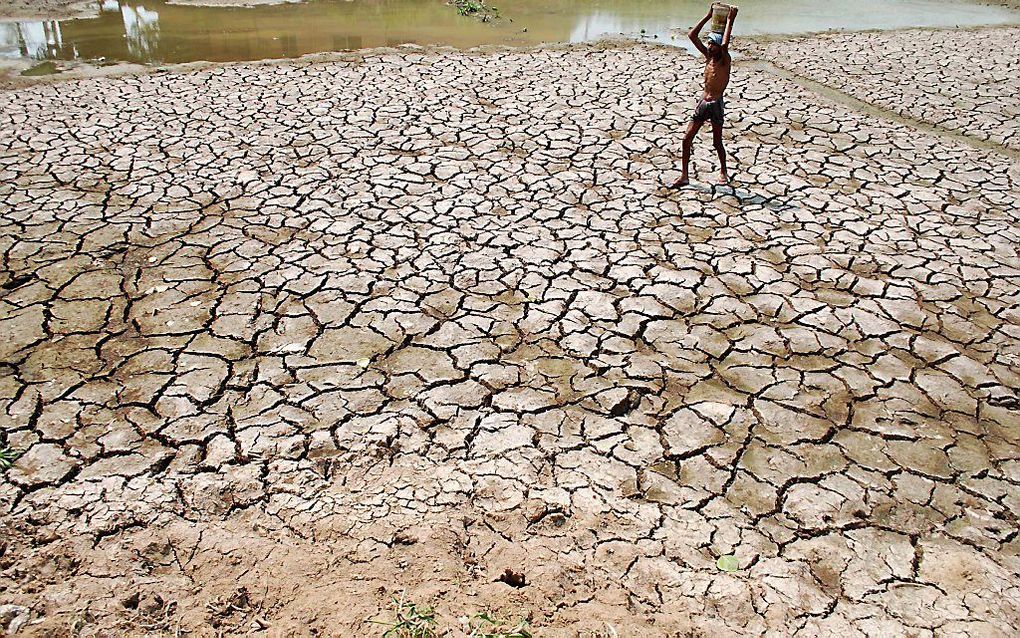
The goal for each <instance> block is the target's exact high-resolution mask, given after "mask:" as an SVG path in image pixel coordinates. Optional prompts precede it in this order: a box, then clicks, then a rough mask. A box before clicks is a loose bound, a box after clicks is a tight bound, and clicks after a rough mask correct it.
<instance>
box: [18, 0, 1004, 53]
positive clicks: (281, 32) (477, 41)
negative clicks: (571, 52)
mask: <svg viewBox="0 0 1020 638" xmlns="http://www.w3.org/2000/svg"><path fill="white" fill-rule="evenodd" d="M178 1H180V2H190V1H191V0H178ZM207 1H209V2H217V1H219V2H222V1H223V0H207ZM228 1H229V0H228ZM97 4H98V7H99V13H98V16H97V17H94V18H84V19H76V20H61V21H56V20H46V21H26V22H6V23H0V58H7V59H19V58H21V59H25V58H29V59H34V60H45V59H54V60H74V59H97V58H106V59H109V60H122V61H130V62H142V63H155V64H159V63H173V62H191V61H196V60H209V61H233V60H257V59H263V58H286V57H296V56H300V55H304V54H306V53H319V52H323V51H342V50H350V49H361V48H367V47H377V46H393V45H398V44H406V43H414V44H420V45H429V44H439V45H451V46H456V47H471V46H478V45H486V44H497V45H515V46H516V45H534V44H539V43H543V42H580V41H585V40H595V39H598V38H600V37H603V36H607V35H621V34H622V35H625V36H629V37H644V38H648V39H651V40H655V41H658V42H665V43H667V44H678V45H681V46H684V45H685V42H686V38H685V37H684V36H683V35H682V33H678V32H676V31H674V30H675V29H678V28H687V27H689V26H690V25H691V24H693V23H694V22H696V21H697V20H698V19H699V18H700V17H701V16H702V15H703V14H704V12H705V11H706V10H707V6H708V2H705V1H704V0H699V1H691V0H626V1H622V0H621V1H615V2H613V1H608V0H508V1H507V2H505V3H504V2H502V1H501V0H492V4H493V5H495V7H496V9H497V11H496V12H495V13H494V14H493V15H494V17H493V18H492V19H489V20H487V21H486V20H483V19H480V18H479V17H478V16H477V15H460V13H459V12H458V9H457V8H456V7H455V6H452V5H450V4H447V3H446V2H445V1H444V0H308V1H307V2H303V3H300V4H280V5H260V6H255V7H250V8H246V7H227V6H195V5H192V4H175V3H174V1H173V0H172V1H171V2H165V1H163V0H102V1H101V2H99V3H97ZM1018 21H1020V12H1017V11H1013V10H1010V9H1007V8H1005V7H1000V6H988V5H982V4H976V3H968V2H951V1H948V0H846V1H844V2H831V1H826V0H744V2H742V3H741V13H740V19H739V20H738V23H737V29H736V31H737V33H738V35H739V34H766V33H776V34H788V33H801V32H811V31H823V30H827V29H846V30H860V29H897V28H904V27H920V26H931V27H945V26H957V25H959V26H973V25H985V24H1006V23H1016V22H1018Z"/></svg>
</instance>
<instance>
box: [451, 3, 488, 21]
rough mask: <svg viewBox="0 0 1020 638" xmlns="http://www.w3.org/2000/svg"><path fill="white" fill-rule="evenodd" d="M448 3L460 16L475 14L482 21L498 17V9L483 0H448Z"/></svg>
mask: <svg viewBox="0 0 1020 638" xmlns="http://www.w3.org/2000/svg"><path fill="white" fill-rule="evenodd" d="M449 4H451V5H453V6H454V7H456V9H457V13H459V14H460V15H462V16H476V17H477V18H478V19H479V20H481V21H482V22H488V21H489V20H492V19H494V18H498V17H499V9H497V8H496V7H493V6H492V5H488V4H485V0H449Z"/></svg>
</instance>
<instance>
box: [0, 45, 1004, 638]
mask: <svg viewBox="0 0 1020 638" xmlns="http://www.w3.org/2000/svg"><path fill="white" fill-rule="evenodd" d="M846 37H847V41H848V42H850V41H852V38H850V37H849V36H846ZM870 37H871V36H863V37H862V39H861V40H860V42H861V43H867V42H869V38H870ZM944 37H950V36H948V35H947V36H944ZM962 42H963V41H961V43H962ZM962 45H963V44H961V46H962ZM699 74H700V67H699V65H698V63H697V61H696V60H694V59H693V58H688V57H687V56H686V55H685V54H683V53H682V52H678V51H675V50H671V49H666V48H655V47H650V46H630V47H620V48H615V49H605V48H600V47H577V48H567V49H552V50H529V51H504V52H498V53H491V54H478V53H455V52H416V51H414V50H401V51H395V52H378V53H373V54H368V55H365V56H358V57H355V56H351V57H340V58H337V59H334V60H331V61H327V62H315V63H310V62H292V63H284V64H270V65H257V64H256V65H234V66H223V67H215V68H212V69H208V70H203V71H195V72H190V73H166V74H155V75H141V76H128V77H121V78H98V79H96V78H93V79H88V80H82V81H74V82H62V83H50V84H40V85H36V86H32V87H29V88H23V89H19V90H16V91H7V92H3V93H0V136H2V137H3V139H5V140H6V142H5V144H4V145H3V147H2V149H0V219H2V225H3V227H2V234H0V254H2V262H0V265H2V269H3V270H2V274H0V294H2V297H0V304H2V305H0V333H2V334H3V340H2V341H0V419H2V424H3V428H2V429H3V432H4V434H3V436H4V438H5V441H0V444H3V445H9V446H12V447H16V448H19V449H22V450H25V453H24V455H23V456H22V457H21V458H20V459H19V460H18V461H17V462H16V463H15V465H14V467H13V468H11V469H10V470H8V471H7V472H6V473H5V474H4V475H3V477H2V479H0V511H2V512H3V518H2V522H0V525H2V526H3V528H4V529H3V536H2V540H0V604H4V605H7V606H6V607H2V608H0V610H6V612H5V613H6V614H7V615H6V619H3V621H4V622H5V623H8V624H10V623H17V624H18V626H19V627H20V632H19V633H18V635H19V636H23V635H24V636H49V635H69V634H72V633H73V634H75V635H80V636H115V635H116V636H120V635H168V636H171V635H173V636H176V635H194V636H214V635H259V636H277V635H280V636H286V635H294V636H371V635H379V634H381V633H382V630H383V629H382V627H381V626H380V625H373V624H370V623H369V622H368V621H369V620H372V619H385V618H387V617H388V616H387V612H386V607H387V605H388V601H389V597H390V596H391V595H397V596H399V595H401V592H405V594H404V595H406V596H407V597H408V599H413V600H416V601H420V602H431V603H434V604H436V605H437V606H438V609H439V613H440V616H441V618H442V620H443V622H444V623H447V625H446V626H452V625H455V624H456V619H457V618H458V617H460V616H462V615H470V614H473V613H477V612H479V611H482V610H485V609H489V610H498V611H500V612H505V613H506V614H520V615H526V616H529V617H530V618H531V619H532V624H533V625H534V626H535V627H536V629H535V632H536V634H537V635H539V636H551V637H556V636H609V635H618V636H713V637H714V636H766V635H767V636H858V635H867V636H882V637H889V636H911V637H932V638H934V637H936V636H938V637H945V638H948V637H955V636H1009V635H1015V633H1014V632H1015V628H1016V627H1017V626H1018V624H1020V584H1018V583H1020V578H1018V571H1020V559H1018V556H1017V550H1018V539H1017V535H1018V531H1017V529H1018V528H1017V509H1018V506H1020V502H1018V501H1020V491H1018V489H1017V487H1018V483H1020V462H1018V456H1020V448H1018V445H1017V436H1018V425H1017V413H1018V409H1020V399H1018V397H1017V393H1016V390H1017V388H1018V387H1020V376H1018V372H1020V309H1018V291H1020V258H1018V254H1017V249H1018V245H1020V231H1018V228H1017V219H1018V216H1020V211H1018V208H1017V197H1018V195H1020V188H1018V183H1017V182H1018V177H1017V173H1016V169H1015V168H1014V167H1013V166H1012V164H1011V163H1010V160H1009V159H1008V158H1007V157H1005V156H1004V155H1002V154H1000V153H997V152H995V151H994V150H987V149H979V148H973V147H969V146H966V145H962V144H960V143H959V142H954V141H949V140H945V139H942V138H940V137H938V136H936V135H931V134H926V133H919V132H918V131H917V130H915V129H912V128H911V127H910V126H908V125H906V124H903V123H897V122H895V121H894V120H892V119H890V120H884V119H879V118H876V117H873V116H869V115H865V114H862V113H860V112H857V111H854V110H851V109H849V108H848V107H845V106H841V105H840V104H839V103H837V102H833V101H829V100H828V99H827V98H822V97H820V96H818V95H816V94H814V93H811V92H810V91H808V90H806V89H805V88H803V87H802V86H800V85H798V84H796V83H795V82H794V81H792V80H789V79H783V78H781V77H779V76H777V75H775V74H773V73H770V72H769V71H768V70H767V69H765V68H762V67H760V66H754V65H752V64H738V66H737V68H736V71H735V77H734V82H733V85H732V89H731V97H730V100H729V105H728V106H729V120H728V130H727V140H728V144H729V148H730V150H731V152H732V160H731V161H732V162H733V164H734V165H735V169H734V173H735V177H736V183H735V185H734V187H733V188H717V189H713V188H711V187H708V186H698V185H696V186H695V187H693V188H691V189H689V190H684V191H681V192H675V191H668V190H665V189H663V188H662V183H663V181H664V180H671V179H675V177H676V176H677V173H676V171H675V167H676V165H677V162H678V161H679V153H680V135H681V132H682V130H683V129H684V127H685V125H686V120H687V118H688V116H689V111H690V109H691V107H692V106H693V98H694V96H695V95H696V90H697V89H696V84H695V82H696V80H697V78H698V76H699ZM1007 80H1008V81H1009V82H1012V90H1014V91H1015V90H1016V89H1017V79H1016V77H1015V76H1013V77H1010V78H1007ZM713 155H714V153H713V152H712V149H711V146H710V143H709V141H708V138H707V136H706V137H702V138H701V139H700V140H699V143H698V146H697V149H696V153H695V164H696V168H697V169H698V171H697V172H698V174H697V175H696V178H695V179H696V182H697V183H698V184H704V183H706V182H707V181H708V180H710V179H711V178H712V177H713V175H714V172H713V171H714V157H713ZM728 554H733V555H735V556H736V558H737V560H738V565H737V567H738V568H737V569H736V571H733V572H726V571H722V570H720V569H719V568H718V567H717V559H718V558H719V557H720V556H724V555H728ZM507 570H509V572H508V571H507ZM508 575H509V576H510V577H507V576H508ZM0 619H2V618H0ZM610 627H612V628H614V629H613V631H615V634H611V633H608V632H609V631H610V629H609V628H610ZM8 628H10V627H8ZM451 635H457V634H455V633H454V634H451Z"/></svg>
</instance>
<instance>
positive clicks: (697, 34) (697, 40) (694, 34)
mask: <svg viewBox="0 0 1020 638" xmlns="http://www.w3.org/2000/svg"><path fill="white" fill-rule="evenodd" d="M713 6H715V5H713ZM711 19H712V7H709V8H708V15H706V16H705V17H704V18H702V19H701V22H699V23H697V24H696V25H694V26H693V27H691V30H690V31H688V32H687V37H688V38H690V39H691V42H693V43H694V46H696V47H697V48H698V51H701V55H704V56H706V57H707V56H708V49H706V48H705V45H704V43H702V41H701V30H702V29H703V28H704V27H705V24H706V23H707V22H708V21H709V20H711Z"/></svg>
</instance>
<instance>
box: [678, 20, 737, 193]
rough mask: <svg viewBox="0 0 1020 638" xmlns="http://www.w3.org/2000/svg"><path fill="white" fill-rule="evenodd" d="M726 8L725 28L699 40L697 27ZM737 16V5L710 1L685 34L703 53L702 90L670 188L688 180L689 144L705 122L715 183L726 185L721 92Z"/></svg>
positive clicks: (725, 77)
mask: <svg viewBox="0 0 1020 638" xmlns="http://www.w3.org/2000/svg"><path fill="white" fill-rule="evenodd" d="M717 8H718V10H719V11H725V10H726V9H728V10H729V13H728V15H727V16H726V26H725V29H724V30H723V31H722V32H720V31H715V30H713V31H710V32H709V34H708V37H707V38H706V39H705V42H702V41H701V37H700V36H701V30H702V29H703V28H704V26H705V24H706V23H707V22H708V21H709V20H711V19H712V14H713V13H714V12H715V11H717ZM736 18H737V8H736V7H727V6H726V5H716V4H713V5H712V7H711V8H710V9H709V10H708V15H706V16H705V17H704V18H702V19H701V22H699V23H698V24H696V25H694V28H692V29H691V30H690V33H688V34H687V35H688V37H690V39H691V42H693V43H694V46H696V47H697V48H698V51H700V52H701V54H702V55H703V56H705V61H706V62H705V91H704V94H703V95H702V97H701V101H700V102H698V106H697V107H695V109H694V115H693V116H692V117H691V123H690V125H689V126H688V127H687V134H686V135H684V143H683V171H682V173H681V175H680V179H678V180H676V181H675V182H673V184H672V188H679V187H681V186H686V185H687V184H689V183H690V177H689V175H688V171H687V169H688V165H689V164H690V161H691V144H692V143H693V142H694V136H695V135H697V134H698V131H699V130H701V127H702V125H704V124H705V122H706V121H709V122H711V123H712V141H713V143H714V144H715V150H716V153H718V154H719V181H718V183H719V184H727V183H729V181H730V178H729V175H728V174H727V172H726V149H725V148H724V147H723V140H722V129H723V116H724V109H725V102H724V101H723V93H724V92H725V91H726V85H728V84H729V83H730V64H731V61H730V36H731V35H732V33H733V21H734V20H736Z"/></svg>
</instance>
